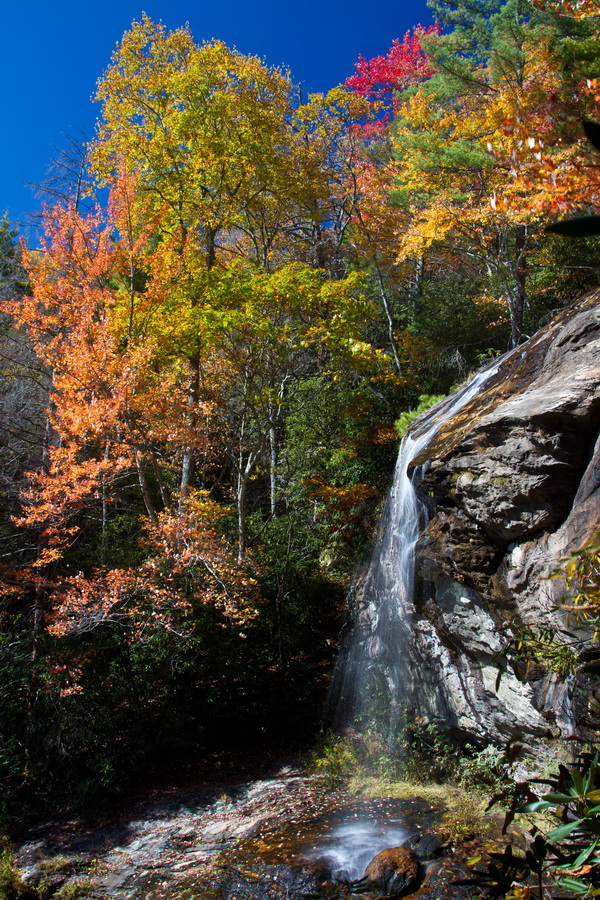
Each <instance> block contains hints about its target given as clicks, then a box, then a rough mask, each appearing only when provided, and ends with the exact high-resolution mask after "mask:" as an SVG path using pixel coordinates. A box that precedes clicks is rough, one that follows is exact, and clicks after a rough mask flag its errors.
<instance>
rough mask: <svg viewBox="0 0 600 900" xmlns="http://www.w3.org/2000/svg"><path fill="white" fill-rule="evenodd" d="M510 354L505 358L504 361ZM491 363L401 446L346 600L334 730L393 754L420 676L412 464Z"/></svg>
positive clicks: (422, 518) (422, 516)
mask: <svg viewBox="0 0 600 900" xmlns="http://www.w3.org/2000/svg"><path fill="white" fill-rule="evenodd" d="M506 355H508V354H506ZM504 358H505V357H501V358H500V359H498V360H494V361H493V363H491V364H489V365H488V366H486V367H485V368H484V369H482V370H481V371H480V372H478V373H477V375H475V376H474V377H473V378H472V379H471V380H470V381H468V382H466V384H464V385H463V386H462V387H461V388H459V389H458V390H457V391H455V392H454V393H453V394H451V395H450V396H449V397H447V398H446V399H445V400H442V401H441V402H440V403H438V404H436V406H434V407H433V408H432V409H431V410H429V411H428V412H427V413H425V414H423V415H422V416H420V417H419V418H418V419H417V420H415V423H414V425H413V426H411V429H410V430H409V432H407V434H406V435H405V436H404V438H403V440H402V443H401V445H400V451H399V454H398V461H397V463H396V468H395V473H394V481H393V484H392V488H391V490H390V493H389V495H388V498H387V502H386V506H385V509H384V512H383V515H382V519H381V523H380V526H379V531H378V535H377V540H376V543H375V548H374V550H373V554H372V557H371V560H370V562H369V563H368V565H367V566H365V567H364V568H363V569H362V570H361V571H360V572H359V573H358V575H357V576H356V577H355V579H354V584H353V587H352V590H351V594H350V606H351V609H353V611H354V614H355V615H354V622H353V624H352V626H351V627H350V629H349V631H348V633H347V634H346V636H345V637H344V638H343V639H342V644H341V649H340V654H339V657H338V661H337V664H336V667H335V670H334V675H333V679H332V689H331V701H332V706H333V708H334V710H335V712H334V727H335V728H336V730H343V729H351V730H353V731H359V732H365V731H375V732H376V733H378V734H379V735H380V736H381V737H382V738H384V739H385V740H386V742H387V744H388V746H389V747H390V749H393V742H394V741H395V740H396V738H397V737H399V736H400V735H401V734H402V731H403V727H402V726H403V717H404V715H405V712H406V710H409V709H410V708H411V707H414V702H413V698H414V691H415V689H416V688H417V687H418V672H412V671H411V667H410V646H411V641H412V619H413V615H414V585H415V549H416V544H417V540H418V538H419V535H420V533H421V531H422V530H423V527H424V525H425V522H426V509H425V505H424V504H423V503H422V502H421V501H420V500H419V498H418V497H417V493H416V489H415V488H416V486H417V485H418V483H419V481H420V480H421V478H422V474H423V470H422V469H421V468H415V469H414V471H413V473H412V476H411V477H410V478H409V476H408V470H409V467H410V463H411V461H412V460H413V459H414V458H415V457H416V456H418V454H419V453H420V452H421V451H422V450H423V449H424V448H425V447H426V446H427V445H428V443H429V442H430V441H431V439H432V438H433V437H434V435H435V434H436V432H437V431H438V429H439V428H440V427H441V426H442V425H443V424H444V423H445V422H446V421H448V420H449V419H451V418H452V417H453V416H454V415H456V413H457V412H458V411H459V410H460V409H461V408H462V407H463V406H465V405H466V404H467V403H468V402H469V400H471V399H472V398H473V397H474V396H475V395H476V394H477V393H478V392H479V391H480V390H481V388H482V387H483V385H484V384H485V383H486V381H487V380H488V379H489V378H491V377H492V375H494V374H495V373H496V372H497V370H498V368H499V366H500V364H501V362H502V361H503V360H504Z"/></svg>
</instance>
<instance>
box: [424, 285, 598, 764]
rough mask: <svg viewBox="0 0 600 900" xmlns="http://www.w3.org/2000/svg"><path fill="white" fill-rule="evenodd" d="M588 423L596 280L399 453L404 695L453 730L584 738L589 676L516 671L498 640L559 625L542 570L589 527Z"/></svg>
mask: <svg viewBox="0 0 600 900" xmlns="http://www.w3.org/2000/svg"><path fill="white" fill-rule="evenodd" d="M425 415H427V414H425ZM418 421H419V420H417V423H415V424H416V425H418ZM599 425H600V291H596V292H595V293H594V294H591V295H589V296H588V297H586V298H584V299H583V300H582V301H581V302H580V303H579V304H577V305H575V306H574V307H571V308H570V309H566V310H564V311H563V312H562V313H561V314H560V315H559V316H558V317H557V318H556V319H554V320H553V321H552V322H551V323H549V325H547V326H546V327H545V328H543V329H541V330H540V331H539V332H538V333H537V334H536V335H535V336H534V337H533V338H532V339H531V340H529V341H527V343H525V344H523V345H522V346H521V347H519V348H517V350H515V351H513V353H512V354H511V355H510V356H508V357H507V358H506V359H505V360H504V362H503V363H502V364H501V366H500V368H499V369H498V371H497V373H496V374H495V375H493V376H491V377H490V379H489V381H488V382H486V384H485V387H484V389H483V390H481V391H480V393H479V394H478V395H477V396H475V397H474V398H473V399H472V400H471V401H469V403H467V404H466V405H465V406H464V407H463V408H462V409H461V410H460V412H459V413H458V414H457V415H455V416H454V417H453V418H451V419H449V420H448V421H447V422H445V423H444V424H443V425H442V427H441V428H440V430H439V431H438V433H437V434H436V435H435V436H434V437H433V438H432V440H431V441H430V443H429V445H428V446H426V447H425V448H424V449H423V450H422V451H421V453H420V455H419V456H418V457H417V458H416V459H415V460H413V462H412V465H413V467H414V466H419V465H423V464H425V463H427V466H426V471H425V473H424V476H423V479H422V481H421V484H420V486H419V488H418V491H419V493H420V495H421V497H422V499H423V500H424V501H425V503H426V505H427V506H428V508H429V512H430V519H429V524H428V526H427V528H426V530H425V532H424V534H423V536H422V538H421V541H420V546H419V564H418V574H419V580H420V587H419V590H418V596H417V601H416V616H415V632H414V633H415V638H414V642H413V646H412V648H411V659H412V670H413V672H415V673H416V675H415V684H414V688H415V696H416V697H417V704H418V706H419V711H420V712H421V713H422V714H423V715H424V716H426V717H427V718H428V719H430V720H433V721H437V722H439V723H440V724H444V725H449V726H450V727H451V729H452V730H453V731H454V732H455V733H456V734H457V735H459V736H460V737H461V738H463V739H467V740H471V741H474V742H475V743H476V744H480V743H481V742H489V741H494V742H497V743H500V742H506V741H507V740H509V739H511V738H514V737H518V738H519V739H520V740H522V741H524V742H525V744H526V745H527V746H528V747H529V748H530V749H538V748H539V747H540V746H541V744H542V741H541V738H542V737H544V736H546V735H547V733H548V729H549V728H550V729H551V731H552V733H553V734H554V735H556V736H557V737H558V736H562V737H569V736H571V735H572V734H574V733H579V734H580V735H581V736H582V737H585V736H586V735H587V733H588V731H590V729H591V727H592V719H591V715H592V714H591V712H590V710H589V709H588V702H587V699H586V698H589V697H591V696H592V694H593V691H592V690H591V688H590V685H589V684H587V683H585V684H584V683H583V681H582V679H579V682H577V681H576V680H575V679H571V681H569V682H567V683H566V684H564V683H562V684H561V683H559V682H558V679H557V678H556V676H554V675H552V674H551V673H549V672H548V671H547V670H544V669H543V667H540V666H539V665H538V666H537V667H536V669H535V671H534V670H531V671H530V676H535V677H530V678H529V680H527V681H525V682H522V681H520V680H519V679H518V678H517V677H516V676H515V674H514V673H513V672H512V669H511V667H510V666H508V667H507V666H506V665H505V664H503V663H502V651H503V647H504V646H505V645H506V642H507V637H506V635H507V634H509V633H510V629H511V628H512V627H513V626H516V627H519V626H521V625H522V624H532V625H542V624H548V625H551V626H553V627H554V628H555V629H557V631H558V632H559V633H560V632H561V631H562V630H564V628H565V624H564V620H563V617H562V616H561V615H560V613H558V612H557V611H556V604H557V600H558V599H559V598H560V596H561V594H562V593H563V591H564V581H563V580H562V579H560V578H556V577H549V576H551V575H552V573H553V571H554V570H555V569H556V568H557V567H560V565H561V562H562V560H563V559H564V558H565V557H567V556H568V555H569V553H571V552H572V551H573V550H576V549H578V548H579V547H581V546H582V545H583V544H584V543H585V542H586V540H588V539H589V538H590V536H591V535H592V533H593V532H594V530H595V529H596V528H597V527H598V521H599V520H600V439H599V436H598V435H599ZM501 665H502V666H503V668H504V672H503V675H502V678H501V679H500V680H498V674H499V667H500V666H501ZM586 729H587V731H586ZM590 733H591V732H590Z"/></svg>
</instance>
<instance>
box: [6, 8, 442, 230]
mask: <svg viewBox="0 0 600 900" xmlns="http://www.w3.org/2000/svg"><path fill="white" fill-rule="evenodd" d="M142 12H146V13H147V14H148V15H149V16H150V18H152V19H154V20H155V21H158V20H160V21H162V22H163V23H164V24H165V25H166V26H167V27H168V28H176V27H178V26H180V25H183V24H185V23H186V22H189V24H190V26H191V29H192V33H193V35H194V37H195V39H196V41H198V42H199V43H200V42H201V41H203V40H210V39H211V38H219V39H221V40H224V41H225V42H226V43H227V44H229V45H231V46H235V47H237V49H238V50H240V51H241V52H242V53H248V54H250V53H251V54H256V55H257V56H260V57H262V58H263V59H264V60H265V61H266V62H267V63H268V64H270V65H283V66H285V67H286V68H289V69H290V70H291V72H292V76H293V78H294V80H295V81H297V82H302V83H303V85H304V87H305V89H306V91H308V92H315V91H326V90H328V89H329V88H330V87H334V86H335V85H336V84H339V83H340V82H342V81H343V80H344V78H346V77H347V76H348V75H351V74H352V72H353V71H354V62H355V61H356V59H357V58H358V55H359V53H362V55H363V56H366V57H367V58H368V57H372V56H375V55H376V54H378V53H385V52H386V51H387V50H388V49H389V47H390V45H391V42H392V40H393V39H394V38H395V37H402V35H403V34H404V32H405V31H406V30H407V29H409V28H412V27H414V26H415V25H417V24H422V25H428V24H431V21H432V19H431V15H430V13H429V10H428V9H427V6H426V2H425V0H412V2H409V0H394V2H390V0H378V2H377V3H370V2H369V0H362V2H360V3H359V2H356V0H300V2H295V3H294V2H289V0H287V2H286V0H283V2H273V0H257V2H254V3H250V2H243V0H229V2H227V0H211V2H207V0H203V2H197V0H187V2H186V0H169V2H160V0H146V2H144V0H140V3H138V2H130V0H100V2H96V3H91V2H89V0H77V2H75V0H54V2H50V0H46V2H41V0H10V2H8V3H6V4H5V7H4V9H3V12H2V24H1V26H0V75H1V80H0V83H2V85H3V86H4V91H3V109H2V123H3V128H2V136H1V140H0V214H1V213H2V212H4V211H5V210H7V211H8V214H9V216H10V218H11V220H12V221H13V222H24V221H25V220H26V217H27V214H28V213H31V212H33V211H35V210H36V209H37V208H38V206H39V200H38V199H36V197H35V196H34V195H33V193H32V191H31V189H30V188H29V187H27V183H31V182H33V183H36V182H39V181H41V180H43V178H44V174H45V172H46V170H47V167H48V164H49V162H50V160H51V158H52V155H53V148H55V147H61V146H64V138H63V133H65V132H67V133H74V132H75V131H76V130H78V129H82V130H83V131H85V132H86V133H87V134H88V135H89V136H91V135H92V133H93V130H94V123H95V120H96V116H97V114H98V105H97V104H94V103H92V101H91V98H92V95H93V94H94V90H95V85H96V81H97V79H98V77H99V76H100V75H101V73H102V71H103V70H104V69H105V68H106V67H107V66H108V64H109V61H110V57H111V54H112V52H113V50H114V49H115V46H116V44H117V43H118V41H119V39H120V38H121V36H122V34H123V32H124V31H126V30H127V29H128V28H129V26H130V25H131V22H132V21H133V20H134V19H140V18H141V15H142Z"/></svg>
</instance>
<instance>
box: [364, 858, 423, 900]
mask: <svg viewBox="0 0 600 900" xmlns="http://www.w3.org/2000/svg"><path fill="white" fill-rule="evenodd" d="M420 874H421V873H420V866H419V860H418V859H417V857H416V856H415V854H414V853H413V852H412V850H409V849H408V848H407V847H391V848H390V849H389V850H382V851H381V853H378V854H377V856H375V857H374V858H373V859H372V860H371V862H370V863H369V865H368V866H367V868H366V869H365V878H368V879H369V880H368V882H367V884H366V888H367V890H368V891H370V892H373V893H375V892H376V893H377V895H378V896H381V897H400V896H402V894H407V893H409V892H410V891H411V890H413V889H415V888H416V887H417V885H418V882H419V876H420Z"/></svg>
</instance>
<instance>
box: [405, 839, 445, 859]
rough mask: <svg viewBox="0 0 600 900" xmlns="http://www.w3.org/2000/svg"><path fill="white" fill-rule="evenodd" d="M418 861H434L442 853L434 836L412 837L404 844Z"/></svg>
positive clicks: (440, 846)
mask: <svg viewBox="0 0 600 900" xmlns="http://www.w3.org/2000/svg"><path fill="white" fill-rule="evenodd" d="M405 846H406V847H408V849H409V850H412V851H413V853H415V854H416V855H417V856H418V857H419V859H435V857H436V856H439V855H440V854H441V853H442V852H443V847H442V845H441V843H440V842H439V840H438V839H437V837H436V836H435V834H419V835H414V836H413V837H412V838H411V839H410V840H408V841H407V842H406V844H405Z"/></svg>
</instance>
